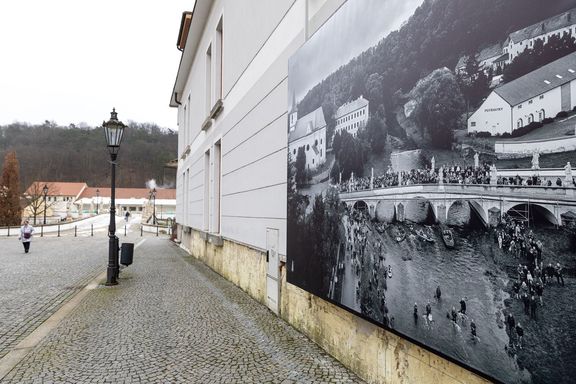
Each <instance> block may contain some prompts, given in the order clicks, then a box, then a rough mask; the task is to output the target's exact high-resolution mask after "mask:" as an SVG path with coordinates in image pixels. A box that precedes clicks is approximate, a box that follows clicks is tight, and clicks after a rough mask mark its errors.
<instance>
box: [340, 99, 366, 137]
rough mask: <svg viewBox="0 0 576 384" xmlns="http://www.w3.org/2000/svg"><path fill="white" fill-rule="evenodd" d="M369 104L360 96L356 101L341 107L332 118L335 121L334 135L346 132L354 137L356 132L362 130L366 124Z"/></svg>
mask: <svg viewBox="0 0 576 384" xmlns="http://www.w3.org/2000/svg"><path fill="white" fill-rule="evenodd" d="M369 104H370V103H369V102H368V100H366V99H365V98H364V97H363V96H362V95H360V97H359V98H357V99H356V100H352V101H350V102H349V103H346V104H344V105H341V106H340V107H339V108H338V109H337V110H336V115H335V116H334V118H335V120H336V129H335V132H336V133H340V132H342V131H346V132H348V133H349V134H351V135H352V136H354V137H356V135H357V134H358V130H359V129H361V128H364V127H365V126H366V123H367V122H368V116H369V110H368V107H369Z"/></svg>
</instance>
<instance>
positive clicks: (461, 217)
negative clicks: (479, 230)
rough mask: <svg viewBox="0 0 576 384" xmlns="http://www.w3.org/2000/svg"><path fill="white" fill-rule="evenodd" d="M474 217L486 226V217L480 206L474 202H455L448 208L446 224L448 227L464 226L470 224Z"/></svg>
mask: <svg viewBox="0 0 576 384" xmlns="http://www.w3.org/2000/svg"><path fill="white" fill-rule="evenodd" d="M472 215H475V216H476V217H477V218H478V219H480V222H481V223H482V225H484V226H485V227H487V226H488V215H487V213H486V211H485V210H484V208H483V207H482V205H481V204H480V203H478V202H477V201H475V200H456V201H454V202H453V203H452V204H451V205H450V207H449V208H448V211H447V214H446V223H447V224H448V225H455V226H464V225H466V224H468V223H470V220H471V219H472Z"/></svg>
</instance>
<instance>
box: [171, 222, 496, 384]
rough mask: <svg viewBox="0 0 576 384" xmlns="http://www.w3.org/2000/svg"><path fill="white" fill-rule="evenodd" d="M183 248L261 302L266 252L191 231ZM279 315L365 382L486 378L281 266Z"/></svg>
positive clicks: (477, 382)
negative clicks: (324, 295) (289, 277)
mask: <svg viewBox="0 0 576 384" xmlns="http://www.w3.org/2000/svg"><path fill="white" fill-rule="evenodd" d="M182 245H183V247H186V248H188V249H189V250H190V251H191V253H192V255H193V256H194V257H196V258H197V259H199V260H200V261H202V262H204V263H205V264H206V265H208V266H209V267H210V268H212V269H213V270H214V271H215V272H217V273H219V274H220V275H222V276H224V277H225V278H226V279H228V280H229V281H231V282H232V283H234V284H236V285H237V286H239V287H240V288H241V289H243V290H244V291H245V292H247V293H248V294H250V295H251V296H252V297H253V298H254V299H255V300H257V301H258V302H260V303H261V304H262V305H266V256H265V254H264V253H263V252H261V251H258V250H255V249H252V248H250V247H247V246H245V245H242V244H238V243H235V242H232V241H229V240H224V244H223V246H222V247H215V246H213V245H211V244H208V243H207V242H206V241H204V240H203V239H202V238H201V236H200V232H198V231H195V230H192V233H191V234H190V235H186V237H184V238H183V239H182ZM280 278H281V290H280V316H281V317H282V318H283V319H284V320H285V321H286V322H288V323H289V324H291V325H292V326H293V327H294V328H296V329H297V330H299V331H300V332H302V333H303V334H304V335H306V336H307V337H309V338H310V339H311V340H313V341H314V342H315V343H316V344H318V345H319V346H320V347H321V348H322V349H324V350H325V351H326V352H328V353H329V354H330V355H332V356H334V357H335V358H336V359H337V360H339V361H340V362H341V363H342V364H344V365H345V366H346V367H348V368H349V369H350V370H352V371H353V372H355V373H356V374H357V375H358V376H359V377H361V378H363V379H364V380H366V381H367V382H369V383H378V384H380V383H382V384H384V383H386V384H408V383H419V384H432V383H443V384H444V383H446V384H486V383H489V381H487V380H486V379H484V378H482V377H480V376H478V375H476V374H474V373H472V372H470V371H467V370H466V369H464V368H462V367H460V366H459V365H456V364H454V363H452V362H450V361H448V360H446V359H443V358H442V357H440V356H437V355H435V354H434V353H432V352H429V351H427V350H426V349H424V348H421V347H419V346H417V345H415V344H413V343H411V342H409V341H407V340H405V339H402V338H401V337H399V336H397V335H395V334H393V333H391V332H388V331H386V330H384V329H382V328H380V327H378V326H377V325H374V324H372V323H370V322H368V321H366V320H364V319H362V318H360V317H357V316H355V315H353V314H352V313H350V312H348V311H346V310H344V309H342V308H339V307H338V306H335V305H333V304H331V303H329V302H327V301H325V300H323V299H321V298H319V297H317V296H314V295H312V294H310V293H308V292H306V291H304V290H302V289H301V288H298V287H297V286H295V285H292V284H289V283H287V282H286V268H285V267H282V268H281V275H280Z"/></svg>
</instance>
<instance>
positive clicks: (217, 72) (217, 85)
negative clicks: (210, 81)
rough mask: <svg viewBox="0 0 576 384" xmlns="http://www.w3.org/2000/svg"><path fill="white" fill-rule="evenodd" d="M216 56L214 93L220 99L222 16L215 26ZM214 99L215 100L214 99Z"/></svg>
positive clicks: (222, 40)
mask: <svg viewBox="0 0 576 384" xmlns="http://www.w3.org/2000/svg"><path fill="white" fill-rule="evenodd" d="M215 48H216V57H215V58H214V93H215V95H214V96H215V99H216V100H220V99H222V66H223V60H222V54H223V48H224V26H223V23H222V17H220V21H218V25H217V26H216V47H215ZM216 100H215V101H216Z"/></svg>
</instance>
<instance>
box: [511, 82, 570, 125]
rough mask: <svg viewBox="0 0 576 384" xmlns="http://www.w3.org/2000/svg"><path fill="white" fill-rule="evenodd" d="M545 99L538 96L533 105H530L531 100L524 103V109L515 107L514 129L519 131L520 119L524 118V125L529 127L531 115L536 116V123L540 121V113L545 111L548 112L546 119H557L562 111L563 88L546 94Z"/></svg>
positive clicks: (513, 115) (513, 110) (533, 100)
mask: <svg viewBox="0 0 576 384" xmlns="http://www.w3.org/2000/svg"><path fill="white" fill-rule="evenodd" d="M543 96H544V98H543V99H540V97H539V96H536V97H535V98H534V99H532V104H529V100H527V101H524V102H523V103H522V104H520V105H522V108H518V106H515V107H514V108H513V109H512V123H513V126H512V129H517V122H518V119H520V118H522V121H523V122H524V125H525V126H526V125H528V115H530V113H532V114H534V121H538V111H539V110H540V109H544V110H545V111H546V117H555V116H556V114H557V113H558V112H560V111H561V110H562V95H561V87H557V88H554V89H552V90H550V91H548V92H546V93H545V94H544V95H543Z"/></svg>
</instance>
